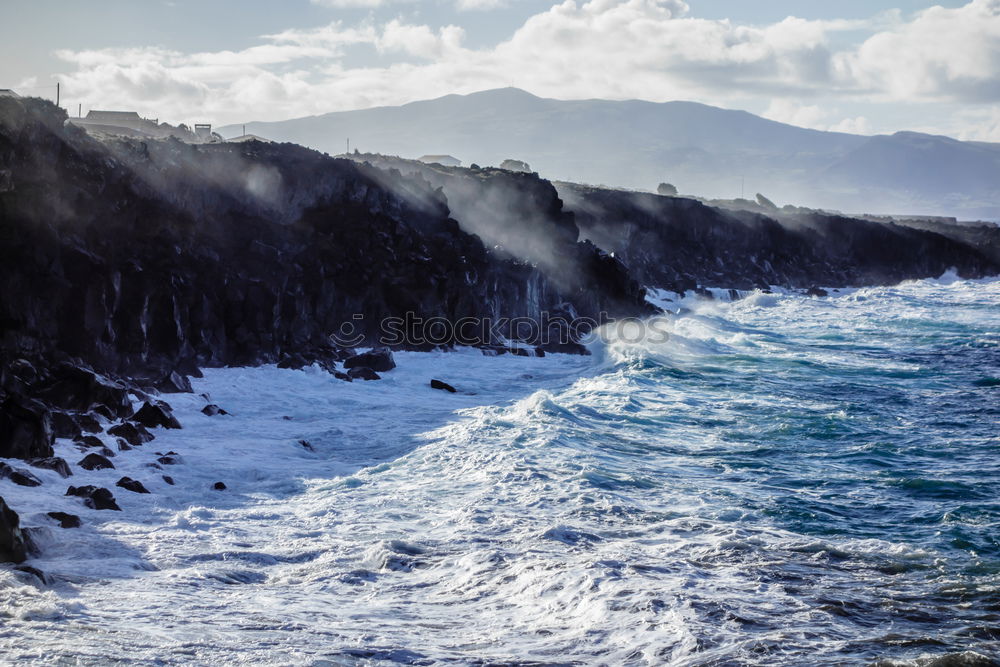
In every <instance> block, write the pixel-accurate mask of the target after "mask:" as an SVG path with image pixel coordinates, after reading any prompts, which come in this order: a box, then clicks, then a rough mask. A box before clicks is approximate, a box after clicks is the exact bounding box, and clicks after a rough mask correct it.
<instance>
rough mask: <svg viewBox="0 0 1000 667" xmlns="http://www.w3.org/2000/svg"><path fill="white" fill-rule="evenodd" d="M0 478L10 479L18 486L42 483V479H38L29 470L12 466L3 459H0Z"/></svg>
mask: <svg viewBox="0 0 1000 667" xmlns="http://www.w3.org/2000/svg"><path fill="white" fill-rule="evenodd" d="M0 479H9V480H10V481H12V482H14V483H15V484H17V485H18V486H41V485H42V480H40V479H38V478H37V477H35V476H34V475H33V474H31V473H30V472H28V471H27V470H22V469H20V468H12V467H10V466H9V465H7V464H6V463H4V462H3V461H0Z"/></svg>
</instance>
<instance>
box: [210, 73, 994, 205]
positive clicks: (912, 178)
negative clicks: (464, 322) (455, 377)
mask: <svg viewBox="0 0 1000 667" xmlns="http://www.w3.org/2000/svg"><path fill="white" fill-rule="evenodd" d="M219 131H220V133H221V134H223V136H227V137H232V136H238V135H239V134H241V133H242V125H230V126H226V127H223V128H221V129H220V130H219ZM246 131H247V132H251V133H253V134H259V135H261V136H264V137H267V138H269V139H273V140H277V141H290V142H294V143H299V144H302V145H305V146H310V147H312V148H316V149H317V150H321V151H325V152H328V153H331V154H339V153H342V152H343V151H344V150H345V148H346V146H347V140H348V139H350V143H351V147H355V146H357V147H359V148H360V149H361V150H364V151H368V152H378V153H383V154H389V155H400V156H403V157H411V158H412V157H417V156H419V155H424V154H428V153H446V154H450V155H454V156H455V157H457V158H459V159H460V160H462V161H463V162H464V163H465V164H471V163H478V164H482V165H487V164H492V165H497V164H500V162H501V161H502V160H504V159H506V158H516V159H520V160H524V161H526V162H528V163H529V164H530V165H531V166H532V168H533V169H536V170H537V171H538V172H539V173H541V174H542V175H543V176H545V177H548V178H554V179H561V180H569V181H577V182H582V183H592V184H605V185H610V186H618V187H626V188H635V189H640V190H653V189H655V188H656V185H657V184H658V183H659V182H662V181H668V182H671V183H674V184H675V185H677V186H678V188H679V189H680V191H681V192H682V193H686V194H693V195H698V196H704V197H720V198H721V197H735V196H738V195H741V194H746V195H749V196H751V197H752V196H753V193H755V192H763V193H764V194H766V195H767V196H768V197H770V198H771V199H774V200H776V201H778V203H779V204H784V203H795V204H801V205H807V206H816V207H825V208H832V209H839V210H843V211H850V212H857V213H866V212H867V213H922V214H927V215H949V216H955V217H959V218H964V219H977V218H989V219H1000V144H990V143H985V142H964V141H958V140H955V139H951V138H948V137H941V136H935V135H928V134H921V133H917V132H898V133H896V134H893V135H877V136H873V137H867V136H860V135H853V134H846V133H841V132H823V131H819V130H811V129H805V128H800V127H795V126H792V125H787V124H784V123H779V122H777V121H772V120H768V119H766V118H761V117H760V116H755V115H753V114H751V113H748V112H746V111H734V110H728V109H720V108H717V107H712V106H707V105H704V104H698V103H695V102H664V103H655V102H646V101H641V100H627V101H610V100H567V101H564V100H553V99H546V98H541V97H537V96H535V95H532V94H530V93H528V92H525V91H523V90H519V89H516V88H503V89H497V90H488V91H483V92H479V93H473V94H470V95H447V96H445V97H441V98H437V99H433V100H424V101H419V102H411V103H409V104H404V105H401V106H394V107H376V108H372V109H362V110H356V111H343V112H334V113H329V114H324V115H320V116H310V117H305V118H297V119H292V120H286V121H277V122H266V123H265V122H250V123H246ZM741 190H742V192H741Z"/></svg>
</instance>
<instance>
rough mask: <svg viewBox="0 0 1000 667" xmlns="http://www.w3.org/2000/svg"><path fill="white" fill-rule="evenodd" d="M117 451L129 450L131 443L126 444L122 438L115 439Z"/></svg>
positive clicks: (130, 449)
mask: <svg viewBox="0 0 1000 667" xmlns="http://www.w3.org/2000/svg"><path fill="white" fill-rule="evenodd" d="M117 444H118V451H119V452H129V451H132V445H130V444H128V443H127V442H126V441H125V439H124V438H118V439H117Z"/></svg>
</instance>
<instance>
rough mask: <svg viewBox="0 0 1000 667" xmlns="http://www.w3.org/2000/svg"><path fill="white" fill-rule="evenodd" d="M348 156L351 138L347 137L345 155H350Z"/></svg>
mask: <svg viewBox="0 0 1000 667" xmlns="http://www.w3.org/2000/svg"><path fill="white" fill-rule="evenodd" d="M350 154H351V138H350V137H347V153H346V155H350Z"/></svg>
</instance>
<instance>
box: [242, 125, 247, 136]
mask: <svg viewBox="0 0 1000 667" xmlns="http://www.w3.org/2000/svg"><path fill="white" fill-rule="evenodd" d="M243 136H244V137H245V136H247V126H246V125H244V126H243Z"/></svg>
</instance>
